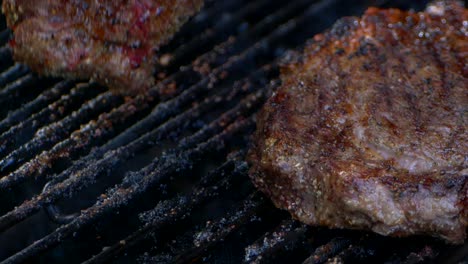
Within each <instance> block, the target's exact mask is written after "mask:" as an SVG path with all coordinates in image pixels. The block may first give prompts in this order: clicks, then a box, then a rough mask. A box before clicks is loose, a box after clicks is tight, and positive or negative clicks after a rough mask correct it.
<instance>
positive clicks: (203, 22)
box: [0, 0, 468, 263]
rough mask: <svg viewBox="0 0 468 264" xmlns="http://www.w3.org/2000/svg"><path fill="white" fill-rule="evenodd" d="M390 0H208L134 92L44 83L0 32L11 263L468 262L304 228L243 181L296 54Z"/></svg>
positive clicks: (0, 242)
mask: <svg viewBox="0 0 468 264" xmlns="http://www.w3.org/2000/svg"><path fill="white" fill-rule="evenodd" d="M385 2H386V1H365V0H359V1H358V0H357V1H351V3H350V1H340V0H333V1H325V0H323V1H314V0H291V1H287V2H285V1H279V0H274V1H271V0H270V1H266V0H256V1H246V0H231V1H208V2H207V5H206V7H205V9H204V10H202V12H201V13H200V14H198V15H197V16H196V17H195V18H194V19H193V21H192V22H191V23H189V24H187V25H186V26H185V27H184V28H182V29H181V31H180V32H179V34H178V35H176V36H175V37H174V39H173V41H172V42H171V43H170V44H169V45H167V46H165V47H162V48H161V52H160V53H158V54H161V56H160V57H159V64H158V65H157V70H158V72H159V74H158V75H157V76H156V77H157V78H158V80H159V81H158V83H157V84H156V85H155V86H154V87H153V88H152V89H151V90H150V91H149V92H148V94H147V95H140V96H137V97H135V98H122V97H118V96H114V95H112V94H110V93H108V92H106V91H105V89H103V88H99V87H97V86H96V85H95V84H92V83H86V82H84V83H83V82H80V81H67V80H56V79H44V78H39V77H37V76H36V75H34V74H33V73H31V72H30V71H29V70H28V69H27V68H26V67H24V66H22V65H19V64H15V63H14V62H13V61H12V59H11V52H10V50H9V48H8V47H7V45H6V42H7V41H8V36H9V34H10V32H9V31H8V30H4V29H3V28H1V29H0V103H1V104H2V108H1V109H0V119H1V120H0V145H1V146H0V190H1V192H0V200H1V201H2V203H1V204H0V248H1V249H2V250H0V260H3V262H4V263H20V262H24V261H26V262H27V261H33V262H39V263H62V262H64V261H65V260H66V261H67V262H76V263H79V262H83V261H86V262H85V263H106V262H109V263H127V262H133V261H134V260H135V259H137V260H138V261H139V262H142V263H145V262H154V261H159V262H163V263H164V262H178V263H184V262H198V263H202V262H212V263H215V262H221V263H240V262H246V263H272V262H277V261H281V260H283V261H284V260H287V261H288V262H292V263H302V262H304V263H325V262H327V261H336V262H342V261H350V262H352V261H361V262H375V261H377V262H378V261H380V262H385V261H388V262H390V263H405V262H407V263H418V262H428V261H437V260H450V261H452V262H454V263H456V262H458V261H461V260H465V261H466V259H467V255H468V253H467V248H466V246H461V247H453V246H446V245H443V244H441V243H440V242H439V241H436V240H432V239H427V238H409V239H402V240H399V239H394V238H393V239H392V238H384V237H379V236H377V235H371V234H367V233H363V232H353V231H340V230H327V229H322V228H313V227H308V226H305V225H303V224H300V223H298V222H296V221H294V220H292V219H290V218H289V216H288V214H286V213H284V212H282V211H279V210H276V209H275V208H274V207H273V206H272V205H271V204H270V203H269V202H268V200H264V199H263V197H262V196H261V195H260V194H258V193H256V192H255V190H254V188H253V186H252V185H251V184H250V181H249V180H248V177H247V175H246V174H247V164H246V163H245V162H244V155H245V152H246V149H247V147H248V144H249V137H250V134H251V132H252V131H253V128H254V124H255V119H254V114H255V112H256V111H257V110H258V109H259V108H260V106H261V104H262V103H263V102H264V101H265V100H266V98H267V97H268V96H269V95H270V94H271V92H272V91H273V90H274V89H275V88H276V87H278V85H279V81H278V80H277V77H278V65H279V61H278V59H279V58H280V57H281V56H282V55H283V54H284V52H285V50H287V49H292V48H297V47H298V46H300V45H303V44H304V41H305V40H307V39H309V38H310V37H311V36H312V35H313V34H314V33H318V32H321V31H323V30H324V29H326V28H327V27H328V26H330V25H331V24H332V23H333V22H334V21H335V20H336V19H337V18H338V17H340V16H343V15H355V14H360V13H362V12H363V11H364V10H365V8H366V7H367V6H368V5H372V4H385ZM400 3H404V1H392V3H391V5H398V4H400ZM424 4H425V3H419V7H421V6H424ZM400 7H408V6H407V5H405V4H402V6H400ZM413 7H416V6H413ZM0 26H3V27H4V24H3V22H0ZM46 184H47V188H44V186H45V185H46ZM46 210H49V214H46V213H45V211H46ZM48 215H49V216H50V219H49V217H48ZM54 220H55V221H54ZM12 238H14V239H12ZM12 241H14V243H12ZM389 249H392V250H389Z"/></svg>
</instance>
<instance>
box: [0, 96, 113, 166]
mask: <svg viewBox="0 0 468 264" xmlns="http://www.w3.org/2000/svg"><path fill="white" fill-rule="evenodd" d="M119 99H120V98H119V97H117V96H115V95H112V93H111V92H106V93H104V94H101V95H99V96H98V97H96V98H94V99H93V100H91V101H89V102H87V103H86V104H84V105H83V106H82V107H81V108H80V109H79V110H77V111H75V112H73V113H72V114H71V115H69V116H67V117H65V118H64V119H63V120H60V121H59V122H56V123H52V124H51V125H48V126H46V127H43V128H41V129H40V130H39V131H37V132H36V135H35V137H34V138H33V139H32V140H31V141H30V142H28V143H27V144H25V145H23V146H21V147H20V148H19V149H17V150H15V151H13V152H11V153H10V154H9V155H8V156H6V157H5V158H3V159H2V160H0V173H5V172H6V173H8V172H11V171H12V169H14V168H17V167H18V166H19V165H21V164H22V163H23V162H24V161H27V160H28V159H31V158H32V157H34V156H35V155H36V154H37V153H38V152H39V151H40V150H42V149H45V148H48V147H51V146H53V145H54V144H55V143H57V142H59V141H60V140H62V139H63V138H64V137H65V136H67V135H69V133H71V131H73V130H75V129H77V128H78V127H79V125H80V124H83V123H84V122H85V121H86V120H89V119H91V118H92V117H93V116H94V115H95V114H96V113H100V112H103V111H106V110H108V109H111V108H113V107H115V106H116V104H117V103H118V101H119Z"/></svg>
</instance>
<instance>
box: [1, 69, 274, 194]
mask: <svg viewBox="0 0 468 264" xmlns="http://www.w3.org/2000/svg"><path fill="white" fill-rule="evenodd" d="M277 70H278V68H277V67H276V66H275V65H273V66H270V65H267V66H265V67H263V68H261V69H259V70H258V71H256V72H255V73H253V74H252V75H251V76H249V77H248V78H246V79H244V80H241V81H238V82H236V83H235V84H234V85H233V87H232V89H224V90H223V91H221V93H220V94H215V95H213V96H211V97H208V98H207V99H205V100H204V101H203V102H202V103H201V104H199V105H197V106H196V107H195V108H192V109H190V110H187V111H185V112H184V113H183V114H182V115H180V116H178V117H177V118H176V119H174V120H172V122H171V123H170V124H168V125H169V126H165V127H170V128H166V129H163V130H160V131H159V132H158V133H159V135H158V138H160V137H161V135H162V134H161V133H168V131H175V130H177V129H178V128H179V129H180V128H182V127H183V123H185V122H188V121H189V120H194V119H195V118H197V117H198V116H199V115H200V114H201V113H203V112H206V111H208V110H209V109H213V108H214V107H216V106H218V105H221V104H223V103H224V102H229V101H230V100H232V99H233V98H234V97H235V96H238V95H240V94H243V93H246V92H251V91H254V90H256V89H258V88H259V86H260V85H259V84H256V82H258V80H259V79H260V80H262V79H265V78H266V79H269V78H268V77H269V75H275V74H276V73H277ZM274 84H275V83H274ZM275 85H276V84H275ZM138 101H139V100H136V104H139V105H141V104H142V103H143V102H140V103H138ZM168 108H169V109H170V107H168ZM135 109H136V107H133V106H132V107H128V106H125V107H119V108H117V109H114V110H113V111H112V112H111V113H110V114H104V115H102V116H100V117H99V118H98V120H97V121H96V122H91V123H90V124H88V125H87V126H85V127H84V128H83V129H81V130H79V131H76V132H74V133H73V134H72V135H71V137H69V138H68V139H67V140H65V141H64V142H62V143H60V144H58V145H56V146H54V148H52V150H50V151H46V152H43V153H41V154H40V155H39V156H37V157H36V158H35V159H33V160H31V161H30V162H28V163H26V164H24V165H23V166H21V167H20V168H19V169H18V170H17V171H15V172H13V173H11V174H10V175H9V176H8V177H6V178H5V179H3V180H1V181H0V188H7V187H11V186H12V185H14V184H17V183H19V182H21V181H23V180H24V179H26V178H28V177H29V178H30V177H35V178H38V177H42V176H45V175H46V172H47V169H48V168H49V166H50V165H49V164H52V163H53V162H56V161H57V160H59V159H61V160H62V161H64V160H67V158H68V157H69V156H70V155H72V153H74V152H78V151H82V150H83V148H85V147H89V148H90V147H91V146H94V143H96V141H97V140H99V139H101V138H102V137H104V136H105V135H107V134H111V135H112V134H113V133H115V131H114V128H115V127H116V125H117V124H119V123H123V121H124V120H125V119H127V118H126V117H127V116H132V114H133V112H132V111H135ZM166 109H167V108H166ZM161 113H163V112H162V110H161V111H153V113H152V114H151V115H150V116H149V117H148V118H145V119H144V120H148V119H149V118H151V120H150V122H140V125H141V126H140V129H141V130H145V129H146V130H149V128H151V127H154V126H155V124H158V123H161V122H162V120H163V119H159V120H161V121H159V120H157V119H155V118H156V117H158V115H159V114H161ZM109 123H112V125H109ZM163 128H164V127H163ZM97 130H98V131H99V133H96V132H94V131H97ZM162 131H164V132H162ZM128 132H129V131H127V132H125V133H128ZM135 134H136V133H134V132H132V135H135ZM121 135H123V134H121ZM152 137H153V136H152ZM151 141H154V139H153V140H151ZM130 142H131V141H130V140H126V141H123V140H121V141H118V143H119V145H120V146H122V145H124V144H128V143H130ZM114 145H115V144H114ZM110 150H111V148H110V147H109V144H108V145H107V146H104V147H101V149H100V153H105V152H107V151H110ZM85 163H86V164H88V165H89V164H90V163H91V160H87V161H86V162H85ZM73 171H77V168H76V167H75V168H73V169H71V170H67V172H66V173H62V174H61V175H66V176H65V177H68V175H69V174H70V173H72V172H73ZM41 175H42V176H41ZM54 178H55V181H58V180H59V179H64V177H60V176H58V177H54Z"/></svg>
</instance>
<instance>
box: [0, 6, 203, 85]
mask: <svg viewBox="0 0 468 264" xmlns="http://www.w3.org/2000/svg"><path fill="white" fill-rule="evenodd" d="M203 2H204V1H203V0H177V1H175V2H174V1H170V0H163V1H157V3H156V2H155V1H153V0H139V1H133V2H131V1H129V2H128V3H127V4H126V6H123V7H122V3H121V2H119V1H100V2H91V3H90V2H89V1H84V0H83V1H81V3H82V4H80V6H78V5H79V3H77V2H76V1H75V2H70V1H51V0H37V1H26V0H5V1H4V2H3V11H4V13H5V14H6V17H7V24H8V26H9V27H10V28H12V29H13V31H14V39H13V40H12V41H11V43H10V44H11V47H12V48H13V54H14V59H15V60H16V61H18V62H22V63H25V64H27V65H28V66H29V67H30V68H31V69H32V70H33V71H35V72H37V73H40V74H42V75H46V76H56V77H67V78H78V79H88V78H91V79H93V80H95V81H97V82H99V83H101V84H104V85H107V86H109V87H110V88H111V89H112V90H114V91H116V92H119V93H124V94H135V93H140V92H143V91H146V90H147V89H148V88H149V87H151V86H152V85H153V84H154V78H153V70H154V61H153V58H154V56H153V55H154V52H155V51H156V50H157V49H158V47H160V46H161V45H164V44H166V43H167V42H168V41H169V40H170V39H171V38H172V36H173V35H174V34H175V33H176V32H177V31H178V29H179V28H180V27H181V26H182V25H183V24H184V23H185V22H187V20H188V19H189V18H190V17H191V16H192V15H194V14H195V13H197V12H198V11H199V10H200V9H201V7H202V6H203ZM132 3H133V4H132ZM84 6H86V8H85V7H84ZM147 7H150V8H147ZM127 9H131V10H127ZM102 10H113V11H107V12H112V13H110V14H106V13H105V12H104V11H102ZM147 10H150V11H148V12H149V13H150V16H149V17H146V13H145V12H147ZM142 17H144V18H145V20H141V18H142ZM90 18H92V19H90ZM116 21H117V22H116ZM142 21H143V22H142Z"/></svg>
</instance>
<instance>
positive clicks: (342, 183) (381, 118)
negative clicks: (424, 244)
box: [249, 1, 468, 243]
mask: <svg viewBox="0 0 468 264" xmlns="http://www.w3.org/2000/svg"><path fill="white" fill-rule="evenodd" d="M467 21H468V12H467V10H466V9H465V8H464V7H463V5H462V4H461V3H458V2H455V1H451V2H448V1H447V2H442V1H440V2H434V3H433V4H431V5H430V6H428V8H427V9H426V10H425V12H419V13H415V12H406V11H401V10H397V9H388V10H382V9H377V8H370V9H368V10H367V11H366V13H365V14H364V15H363V17H362V18H356V17H351V18H344V19H342V20H340V21H338V22H337V23H336V24H335V25H334V26H333V28H332V29H331V30H330V31H328V32H326V33H324V34H320V35H317V36H315V37H314V39H313V40H312V41H311V42H310V43H309V44H308V45H307V47H306V48H305V50H304V52H303V54H301V55H300V56H298V58H296V59H293V61H292V62H291V63H290V64H289V65H287V66H286V67H285V68H284V69H283V72H282V82H283V83H282V86H281V87H280V88H279V89H278V90H277V91H276V92H275V93H274V94H273V96H272V97H271V98H270V99H269V100H268V102H267V103H266V105H265V106H264V108H263V109H262V111H261V112H260V113H259V114H258V116H257V119H258V120H257V125H258V128H257V131H256V133H255V135H254V146H253V148H252V149H251V150H250V152H249V161H250V163H251V165H252V167H251V170H250V175H251V178H252V180H253V182H254V184H255V185H256V186H257V187H258V188H259V189H260V190H262V191H263V192H264V193H266V194H267V195H268V196H269V197H271V199H272V200H273V202H274V203H275V205H276V206H277V207H279V208H283V209H286V210H288V211H289V212H290V213H291V214H292V215H293V217H295V218H297V219H299V220H300V221H303V222H305V223H307V224H311V225H321V226H329V227H333V228H353V229H370V230H373V231H374V232H377V233H379V234H383V235H392V236H407V235H412V234H425V235H432V236H436V237H440V238H443V239H445V240H446V241H448V242H451V243H461V242H463V241H464V239H465V237H466V228H467V222H468V219H467V218H468V216H467V213H468V204H467V192H468V186H467V179H468V134H467V132H466V127H467V121H468V114H467V111H468V65H467V56H468V22H467Z"/></svg>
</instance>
